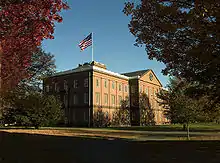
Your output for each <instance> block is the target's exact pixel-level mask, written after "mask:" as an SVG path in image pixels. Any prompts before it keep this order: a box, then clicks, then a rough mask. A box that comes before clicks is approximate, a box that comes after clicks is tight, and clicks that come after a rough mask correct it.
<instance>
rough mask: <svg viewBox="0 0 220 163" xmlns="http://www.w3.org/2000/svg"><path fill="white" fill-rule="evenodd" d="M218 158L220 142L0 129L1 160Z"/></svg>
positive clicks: (120, 162) (89, 162)
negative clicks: (126, 138)
mask: <svg viewBox="0 0 220 163" xmlns="http://www.w3.org/2000/svg"><path fill="white" fill-rule="evenodd" d="M219 160H220V142H219V141H202V142H200V141H190V142H187V141H147V142H133V141H126V140H107V139H94V138H93V139H91V138H82V137H81V138H80V137H61V136H45V135H31V134H15V133H13V134H12V133H7V132H0V162H1V163H2V162H5V163H6V162H7V163H12V162H13V163H14V162H16V163H18V162H20V163H48V162H51V163H56V162H57V163H139V162H140V163H145V162H150V163H152V162H158V163H174V162H180V163H182V162H187V163H195V162H199V163H201V162H208V163H212V162H216V163H217V162H219Z"/></svg>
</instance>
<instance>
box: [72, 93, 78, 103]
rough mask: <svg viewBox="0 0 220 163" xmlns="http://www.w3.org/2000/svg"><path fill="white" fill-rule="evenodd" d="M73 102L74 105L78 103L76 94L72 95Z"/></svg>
mask: <svg viewBox="0 0 220 163" xmlns="http://www.w3.org/2000/svg"><path fill="white" fill-rule="evenodd" d="M73 104H74V105H76V104H78V96H77V94H74V95H73Z"/></svg>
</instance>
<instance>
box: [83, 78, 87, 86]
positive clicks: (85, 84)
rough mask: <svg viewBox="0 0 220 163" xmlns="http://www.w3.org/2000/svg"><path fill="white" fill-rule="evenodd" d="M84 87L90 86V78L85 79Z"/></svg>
mask: <svg viewBox="0 0 220 163" xmlns="http://www.w3.org/2000/svg"><path fill="white" fill-rule="evenodd" d="M84 87H88V78H86V79H84Z"/></svg>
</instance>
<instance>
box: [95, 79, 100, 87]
mask: <svg viewBox="0 0 220 163" xmlns="http://www.w3.org/2000/svg"><path fill="white" fill-rule="evenodd" d="M96 87H97V88H99V87H100V82H99V79H96Z"/></svg>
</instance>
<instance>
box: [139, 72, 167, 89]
mask: <svg viewBox="0 0 220 163" xmlns="http://www.w3.org/2000/svg"><path fill="white" fill-rule="evenodd" d="M149 71H151V72H153V74H154V76H155V77H156V79H157V80H158V81H159V84H160V86H161V87H162V86H163V85H162V83H161V82H160V80H159V79H158V78H157V75H156V74H155V73H154V71H153V70H152V69H148V71H146V72H145V73H144V74H143V75H141V77H142V76H144V75H145V74H147V73H148V72H149Z"/></svg>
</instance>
